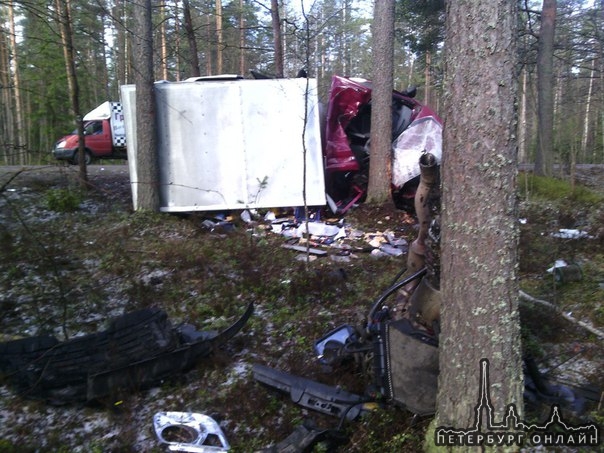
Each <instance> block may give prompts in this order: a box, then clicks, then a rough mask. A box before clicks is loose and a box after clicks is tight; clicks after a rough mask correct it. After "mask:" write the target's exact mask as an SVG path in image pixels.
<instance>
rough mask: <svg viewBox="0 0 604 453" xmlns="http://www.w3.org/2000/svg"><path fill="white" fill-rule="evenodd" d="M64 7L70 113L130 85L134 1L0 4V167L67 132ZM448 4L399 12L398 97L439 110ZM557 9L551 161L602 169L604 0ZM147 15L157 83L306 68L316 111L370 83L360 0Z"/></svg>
mask: <svg viewBox="0 0 604 453" xmlns="http://www.w3.org/2000/svg"><path fill="white" fill-rule="evenodd" d="M64 3H66V4H67V6H68V7H69V8H68V11H69V17H68V20H69V22H70V26H71V30H72V33H73V49H74V54H73V58H74V60H75V61H74V63H75V68H76V74H77V80H78V85H79V99H80V109H81V110H80V111H81V112H82V113H85V112H87V111H89V110H91V109H92V108H94V107H96V106H97V105H99V104H101V103H102V102H104V101H106V100H118V99H119V87H120V86H121V85H124V84H131V83H134V81H133V78H134V69H133V64H132V60H133V55H132V42H133V33H134V28H133V23H134V20H133V17H132V11H131V6H132V5H131V3H130V2H125V1H123V0H94V1H92V2H77V1H71V2H69V1H66V0H56V1H55V2H52V3H50V4H49V2H46V1H40V0H30V1H12V0H11V1H5V0H2V1H0V19H1V20H0V98H1V102H0V104H1V108H0V164H40V163H46V162H49V161H50V160H51V155H50V150H51V148H52V146H53V144H54V142H55V140H57V139H58V138H59V137H60V136H62V135H64V134H65V133H66V132H68V131H70V130H73V129H74V125H75V121H74V115H73V113H72V110H71V109H70V92H69V83H68V76H67V71H66V58H65V54H64V51H65V48H64V45H63V42H64V41H63V38H62V36H61V28H62V27H60V26H59V25H60V23H61V17H62V16H61V14H60V11H62V9H61V8H62V7H63V4H64ZM444 3H445V2H444V1H443V0H423V1H411V0H399V1H396V11H395V13H396V17H395V21H396V23H395V40H396V42H395V45H394V49H395V56H394V85H395V88H397V89H405V88H406V87H407V86H409V85H416V86H417V87H418V98H419V99H420V100H422V101H423V102H425V103H426V104H428V105H430V106H432V107H433V108H434V109H435V110H436V111H439V108H440V107H441V98H442V94H443V93H442V82H443V65H442V62H443V41H444V15H445V12H444ZM546 3H547V2H546ZM550 3H552V2H550ZM553 3H557V10H556V27H555V38H554V43H553V44H554V45H553V54H554V60H553V68H552V71H553V73H552V77H553V96H552V100H553V106H552V110H553V137H552V140H553V148H552V149H551V157H552V161H553V162H555V163H560V164H563V165H562V166H561V167H560V168H568V167H569V166H571V164H573V163H575V162H581V163H602V162H604V133H603V129H604V58H603V53H604V50H603V49H604V1H603V0H596V1H595V2H594V1H584V0H559V1H557V2H553ZM152 7H153V10H152V20H153V26H154V28H153V39H154V43H153V49H154V64H155V68H154V70H155V78H156V80H168V81H179V80H184V79H186V78H188V77H195V76H204V75H215V74H226V73H229V74H240V75H243V76H245V77H250V71H251V70H254V71H259V72H263V73H268V74H274V75H277V76H284V77H295V76H296V74H297V72H298V71H299V70H300V69H302V68H304V69H306V71H307V73H308V75H309V76H310V77H314V78H316V79H317V80H318V85H319V95H320V98H321V100H322V101H324V100H325V98H326V95H327V92H328V90H329V86H330V83H331V77H332V75H344V76H354V77H364V78H367V79H371V78H372V71H373V69H372V67H371V66H372V64H371V61H372V60H371V43H372V37H371V23H372V13H373V2H371V1H368V0H335V1H334V0H330V1H323V0H317V1H312V2H311V1H308V2H305V1H291V0H260V1H249V0H232V1H225V0H209V1H208V0H205V1H204V0H201V1H197V0H182V1H168V0H157V1H155V0H154V1H153V2H152ZM542 7H543V5H542V3H541V2H535V1H529V0H522V1H520V2H519V16H518V21H519V27H518V30H519V36H518V42H519V49H520V55H519V67H518V73H519V78H518V80H519V84H520V86H519V102H518V106H517V108H518V114H519V117H518V145H519V161H520V162H521V163H527V162H533V161H534V157H535V149H536V147H537V142H538V138H537V136H538V133H537V130H538V124H539V122H538V74H539V71H538V61H539V59H538V54H539V35H540V31H541V30H540V28H541V13H542ZM510 102H513V101H512V100H510ZM462 113H463V109H462V108H461V107H460V114H462Z"/></svg>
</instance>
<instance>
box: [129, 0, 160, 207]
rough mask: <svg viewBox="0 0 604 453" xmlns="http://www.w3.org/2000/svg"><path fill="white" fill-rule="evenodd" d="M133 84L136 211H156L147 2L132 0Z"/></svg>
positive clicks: (151, 37)
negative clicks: (133, 31) (134, 103)
mask: <svg viewBox="0 0 604 453" xmlns="http://www.w3.org/2000/svg"><path fill="white" fill-rule="evenodd" d="M132 4H133V7H134V18H135V34H134V39H133V47H134V49H133V50H134V68H135V71H134V73H135V77H134V83H135V87H136V139H137V141H136V163H137V172H138V184H139V186H138V188H137V189H138V192H137V203H138V206H137V209H139V210H145V211H158V210H159V186H158V183H159V176H158V173H159V170H158V163H157V138H156V132H155V131H156V130H157V127H156V120H155V93H154V85H153V82H154V80H153V35H152V26H153V24H152V21H151V0H135V1H133V2H132Z"/></svg>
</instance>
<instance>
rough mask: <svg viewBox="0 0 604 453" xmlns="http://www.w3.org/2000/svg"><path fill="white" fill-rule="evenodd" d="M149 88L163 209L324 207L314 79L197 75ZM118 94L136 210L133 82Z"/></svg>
mask: <svg viewBox="0 0 604 453" xmlns="http://www.w3.org/2000/svg"><path fill="white" fill-rule="evenodd" d="M154 92H155V103H156V121H157V138H158V149H157V153H158V166H159V197H160V210H161V211H164V212H189V211H213V210H234V209H248V208H268V207H291V206H303V205H305V204H306V205H308V206H323V205H325V183H324V172H323V158H322V151H321V133H320V124H319V123H320V122H319V102H318V96H317V84H316V81H315V80H314V79H301V78H299V79H267V80H249V79H245V80H244V79H241V78H236V77H235V78H232V79H228V78H224V77H223V78H205V79H204V78H196V79H190V80H187V81H184V82H158V83H156V84H155V89H154ZM121 97H122V103H123V106H124V110H125V118H126V133H127V136H128V141H129V146H128V164H129V170H130V182H131V187H132V198H133V204H134V209H137V194H138V188H139V186H140V184H144V181H141V180H139V176H138V171H137V170H138V168H137V147H136V89H135V86H134V85H124V86H122V88H121Z"/></svg>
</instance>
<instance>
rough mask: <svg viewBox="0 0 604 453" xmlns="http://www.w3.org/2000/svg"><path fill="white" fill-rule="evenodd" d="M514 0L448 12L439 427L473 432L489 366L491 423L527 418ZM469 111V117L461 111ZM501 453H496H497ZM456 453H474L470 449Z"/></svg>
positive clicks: (453, 5) (462, 3) (461, 1)
mask: <svg viewBox="0 0 604 453" xmlns="http://www.w3.org/2000/svg"><path fill="white" fill-rule="evenodd" d="M516 8H517V4H516V2H515V1H510V0H496V1H492V2H476V1H474V0H456V1H454V2H448V3H447V12H446V14H447V19H446V27H447V31H446V41H445V93H446V97H445V109H444V119H445V128H444V152H443V161H442V181H443V182H442V185H443V187H442V216H441V218H442V225H441V229H442V234H441V242H440V247H441V272H442V273H441V291H442V300H443V304H442V305H443V306H442V308H441V333H440V339H439V345H440V346H439V357H440V359H439V363H440V374H439V382H438V387H439V388H438V398H437V413H436V417H435V419H434V420H433V422H432V425H431V427H430V429H429V430H428V432H427V434H426V449H427V450H428V451H433V450H437V451H442V450H440V449H438V448H436V447H435V445H434V444H435V430H436V429H437V428H438V427H454V428H460V429H467V428H472V427H473V426H474V423H475V412H474V410H475V408H476V406H477V404H478V402H479V389H480V383H481V381H480V372H481V364H482V360H483V359H487V360H488V363H489V371H490V382H489V383H490V387H489V388H488V389H487V390H488V392H489V393H490V397H491V403H492V405H493V409H494V412H493V416H494V421H496V422H502V421H504V420H505V416H506V409H507V405H509V404H515V405H516V409H517V410H518V413H519V415H521V414H522V412H523V388H524V386H523V373H522V358H521V349H520V325H519V315H518V279H517V275H516V265H517V242H518V227H517V216H516V212H517V205H516V191H515V189H516V175H517V143H516V138H515V137H516V112H515V102H514V101H515V99H516V95H517V77H516V58H517V57H516V39H517V37H516V18H517V15H516V13H517V10H516ZM461 106H463V108H462V111H463V114H460V107H461ZM495 450H496V448H495ZM455 451H476V447H465V448H459V449H457V448H456V449H455Z"/></svg>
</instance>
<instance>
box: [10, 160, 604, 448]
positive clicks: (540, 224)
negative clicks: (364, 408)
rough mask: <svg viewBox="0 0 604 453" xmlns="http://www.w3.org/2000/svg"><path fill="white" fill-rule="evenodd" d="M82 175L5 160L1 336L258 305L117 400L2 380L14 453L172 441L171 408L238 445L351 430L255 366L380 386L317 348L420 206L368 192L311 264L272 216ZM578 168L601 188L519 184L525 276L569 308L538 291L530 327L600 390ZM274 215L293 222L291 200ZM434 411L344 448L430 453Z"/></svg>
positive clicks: (593, 255) (587, 221)
mask: <svg viewBox="0 0 604 453" xmlns="http://www.w3.org/2000/svg"><path fill="white" fill-rule="evenodd" d="M76 172H77V169H76V168H75V167H69V166H59V165H57V166H49V167H44V168H41V167H33V168H31V169H26V170H25V171H22V170H21V169H19V168H15V167H0V341H9V340H12V339H16V338H21V337H27V336H33V335H38V334H42V333H51V334H53V335H55V336H56V337H57V338H59V339H60V340H63V339H65V338H66V337H69V338H72V337H75V336H77V335H81V334H85V333H92V332H96V331H98V330H102V329H103V328H104V326H105V325H106V321H107V319H108V318H111V317H115V316H118V315H120V314H122V313H124V312H125V311H130V310H134V309H137V308H143V307H150V306H157V307H160V308H162V309H164V310H165V311H166V312H167V313H168V315H169V317H170V319H171V321H172V323H173V324H175V325H176V324H179V323H181V322H187V323H191V324H194V325H196V326H197V327H198V328H199V329H200V330H214V329H220V328H223V327H225V326H227V325H228V324H229V323H230V322H232V321H233V320H235V319H236V318H237V317H238V316H239V315H240V314H241V313H242V312H243V309H244V307H245V306H246V305H247V303H249V302H253V303H254V305H255V312H254V315H253V316H252V318H251V319H250V320H249V322H248V323H247V325H246V326H245V327H244V328H243V330H242V331H241V332H240V333H239V334H238V335H236V336H235V337H234V338H233V339H232V340H231V341H229V342H228V344H227V345H226V346H225V347H224V348H223V349H221V350H220V351H218V352H217V353H215V354H213V355H212V356H211V357H208V358H207V359H204V360H202V361H201V362H200V363H199V365H198V366H197V367H196V368H195V369H193V370H191V371H190V372H188V373H187V374H185V375H184V376H181V377H179V378H178V379H176V380H174V381H170V382H165V383H164V384H163V385H161V386H159V387H154V388H152V389H150V390H147V391H141V392H135V393H133V394H131V395H125V396H124V397H123V398H121V399H120V400H119V401H106V402H104V404H96V405H65V406H53V405H50V404H47V403H46V402H44V401H38V400H30V399H27V398H25V397H23V396H21V395H18V394H17V393H16V392H15V389H14V388H13V387H12V386H10V385H9V383H8V382H6V381H5V382H2V381H0V451H1V452H5V451H8V452H11V451H14V452H17V451H18V452H30V451H31V452H34V451H64V452H68V451H69V452H76V451H81V452H91V451H98V452H108V451H115V452H117V451H136V452H154V451H157V452H159V451H165V449H164V448H163V447H162V446H161V445H160V444H159V443H158V440H157V437H156V435H155V433H154V431H153V424H152V419H153V415H154V414H155V413H157V412H164V411H184V412H195V413H203V414H206V415H210V416H211V417H213V418H214V419H215V420H217V421H218V422H219V423H220V426H221V427H222V429H223V431H224V433H225V436H226V438H227V439H228V441H229V443H230V445H231V448H232V451H236V452H251V451H257V450H260V449H262V448H263V447H266V446H269V445H271V444H275V443H277V442H280V441H282V440H283V439H285V438H286V437H287V436H288V435H290V434H291V433H292V432H293V431H294V429H295V428H296V427H297V426H299V425H300V424H301V423H302V422H303V421H304V420H306V419H312V420H313V421H314V423H316V424H317V425H318V426H319V427H321V428H322V429H334V428H335V427H337V426H338V422H339V420H338V419H337V418H333V417H330V416H327V415H323V414H320V413H318V412H317V413H315V412H314V411H309V410H307V409H305V408H302V407H300V406H297V405H296V404H294V403H293V402H292V401H291V399H290V397H289V396H288V395H285V394H281V393H279V392H277V391H275V389H272V388H268V387H264V386H261V385H259V383H257V382H256V381H255V380H254V378H253V376H252V372H251V367H252V365H253V364H255V363H260V364H264V365H268V366H270V367H273V368H276V369H279V370H283V371H286V372H289V373H292V374H294V375H297V376H303V377H306V378H309V379H313V380H315V381H319V382H322V383H325V384H328V385H337V386H339V387H342V388H345V389H346V390H348V391H351V392H354V393H358V394H361V395H362V394H364V392H365V391H366V389H367V388H368V385H369V384H370V381H369V378H368V376H367V374H366V373H365V372H364V371H365V370H363V369H360V368H361V367H359V366H358V364H355V363H352V364H351V363H347V364H344V365H343V366H342V367H339V368H336V369H334V370H331V371H330V372H326V370H325V367H322V366H321V365H320V364H319V363H318V361H317V360H316V357H315V355H314V352H313V344H314V342H315V341H316V340H318V339H319V338H321V337H322V336H323V335H324V334H326V333H327V332H329V331H330V330H332V329H333V328H335V327H337V326H339V325H341V324H346V323H348V324H352V325H359V323H361V322H362V321H363V320H364V319H365V317H366V315H367V313H368V310H369V308H370V307H371V305H372V304H373V302H374V301H375V300H376V299H377V298H378V296H379V295H380V294H382V292H383V291H384V290H385V289H386V288H388V287H389V286H390V285H391V284H392V283H393V281H395V280H396V278H397V276H398V275H399V273H400V272H401V271H402V270H403V269H404V267H405V265H406V257H405V253H392V250H390V253H385V252H383V251H382V252H378V251H376V249H378V248H379V247H380V245H383V244H384V243H386V242H387V241H388V240H390V242H391V243H392V242H395V243H398V244H399V245H400V244H403V243H404V241H407V243H410V242H411V241H412V240H413V239H414V238H415V236H416V235H417V222H416V219H415V218H414V217H413V215H411V214H409V213H407V212H405V211H402V210H399V209H396V208H394V206H381V207H372V206H368V205H364V204H361V205H359V206H357V207H355V208H354V209H352V210H350V211H349V212H347V213H346V214H345V215H344V216H341V217H339V218H334V219H329V220H331V221H333V222H334V223H335V224H336V225H339V226H341V227H343V228H344V230H345V232H346V235H345V237H344V238H342V239H340V240H338V241H336V242H335V243H332V244H331V245H327V246H325V245H316V247H320V248H321V249H322V250H324V251H325V252H326V253H325V256H321V257H318V258H316V259H314V260H313V261H310V262H307V261H306V260H305V258H306V255H305V254H300V253H299V252H296V251H293V250H290V249H286V248H284V247H283V245H286V244H292V243H293V242H296V243H297V241H298V240H299V239H295V238H294V239H292V238H290V237H287V236H286V235H285V234H283V233H282V232H281V233H277V232H275V230H274V229H273V228H272V226H271V225H270V222H269V221H267V220H265V217H264V214H266V213H265V212H261V213H258V215H257V216H254V215H253V216H252V221H251V222H247V221H244V218H243V217H242V216H241V214H242V213H241V212H226V213H207V212H206V213H195V214H191V215H186V216H184V215H172V214H150V213H135V212H133V211H132V199H131V192H130V184H129V178H128V167H127V166H126V165H92V166H90V167H89V179H90V183H91V186H92V189H91V190H89V191H87V192H85V193H83V192H81V191H80V190H79V189H78V185H77V178H76V175H77V173H76ZM523 181H524V180H523ZM577 181H578V184H579V186H580V187H581V188H582V190H583V189H584V188H585V187H589V188H590V189H591V191H592V195H590V196H588V197H586V198H580V197H578V196H577V195H575V194H571V195H568V193H561V194H560V195H555V194H552V193H553V190H552V191H550V192H552V193H550V196H544V195H543V194H542V193H538V191H537V189H536V188H534V187H533V186H532V185H531V184H532V183H531V182H528V180H527V182H522V181H521V184H520V185H521V186H522V185H524V187H521V194H520V195H519V197H520V212H519V220H520V230H521V238H520V249H519V255H520V263H519V275H520V279H521V281H520V285H521V288H522V290H523V291H524V292H525V293H526V294H529V295H530V296H531V297H534V298H536V299H539V300H542V301H547V302H548V303H550V304H552V305H553V307H554V308H555V309H551V308H548V307H546V306H544V305H539V304H534V303H526V302H525V303H523V304H522V310H521V318H522V328H523V341H524V349H525V352H527V353H528V352H530V353H531V354H532V355H533V356H534V357H536V358H537V360H538V363H539V366H540V368H541V370H542V371H543V372H544V373H547V375H548V376H549V377H551V378H555V379H556V380H557V381H558V382H563V383H566V384H567V385H569V386H570V387H572V388H574V386H583V387H585V386H590V388H592V389H593V388H596V389H602V388H604V371H603V370H604V354H603V351H604V339H603V338H601V337H599V336H598V332H602V330H604V227H602V225H604V193H598V191H601V190H602V188H604V170H603V169H602V168H601V167H585V168H582V169H580V170H579V171H578V173H577ZM274 214H275V215H276V217H277V218H282V219H284V220H286V219H287V220H288V221H290V222H294V221H295V219H293V217H292V212H291V211H288V210H280V211H277V212H275V213H274ZM221 216H222V217H221ZM223 219H226V221H224V222H223ZM324 221H325V222H327V219H324ZM571 232H572V234H571ZM575 236H577V237H575ZM403 240H404V241H403ZM313 247H314V245H313ZM403 249H404V247H402V248H401V250H403ZM556 260H565V261H566V262H567V263H568V264H571V265H573V266H574V265H576V266H578V268H580V269H581V272H580V274H579V277H578V278H576V279H574V278H569V280H574V281H562V282H560V281H556V279H555V278H554V277H553V275H552V273H550V272H548V269H550V268H551V267H552V266H553V265H554V263H555V262H556ZM574 275H575V276H576V274H574ZM573 320H574V321H579V322H580V323H583V326H582V325H580V324H579V323H577V322H574V321H573ZM584 326H587V327H588V329H586V328H585V327H584ZM589 329H591V330H589ZM594 332H595V333H594ZM0 378H1V377H0ZM596 399H597V398H596ZM601 404H602V402H601V401H600V404H599V405H598V403H597V401H591V402H588V404H587V405H586V407H585V408H584V411H582V413H581V414H574V416H576V417H577V420H590V421H594V420H595V421H596V422H597V423H599V424H602V422H603V420H604V415H603V413H602V408H601ZM546 409H547V408H546ZM544 413H545V412H544ZM541 415H543V414H537V415H534V416H535V417H537V418H539V417H540V416H541ZM429 422H430V417H420V418H417V417H413V416H412V414H411V413H409V412H407V411H405V410H404V409H402V408H400V407H397V406H395V405H389V404H387V405H385V406H383V407H381V408H379V409H377V410H375V411H373V412H371V413H369V414H368V415H366V416H364V417H362V418H360V419H357V420H354V421H350V422H347V423H345V424H344V426H343V429H344V431H345V432H346V434H347V437H348V440H347V442H346V444H345V445H344V447H342V448H341V450H342V451H349V452H368V451H381V452H401V451H402V452H405V451H409V452H413V451H419V450H420V449H421V445H422V440H423V436H424V433H425V430H426V428H427V426H428V424H429ZM314 451H328V450H326V449H325V447H324V446H321V447H317V449H316V450H314Z"/></svg>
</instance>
